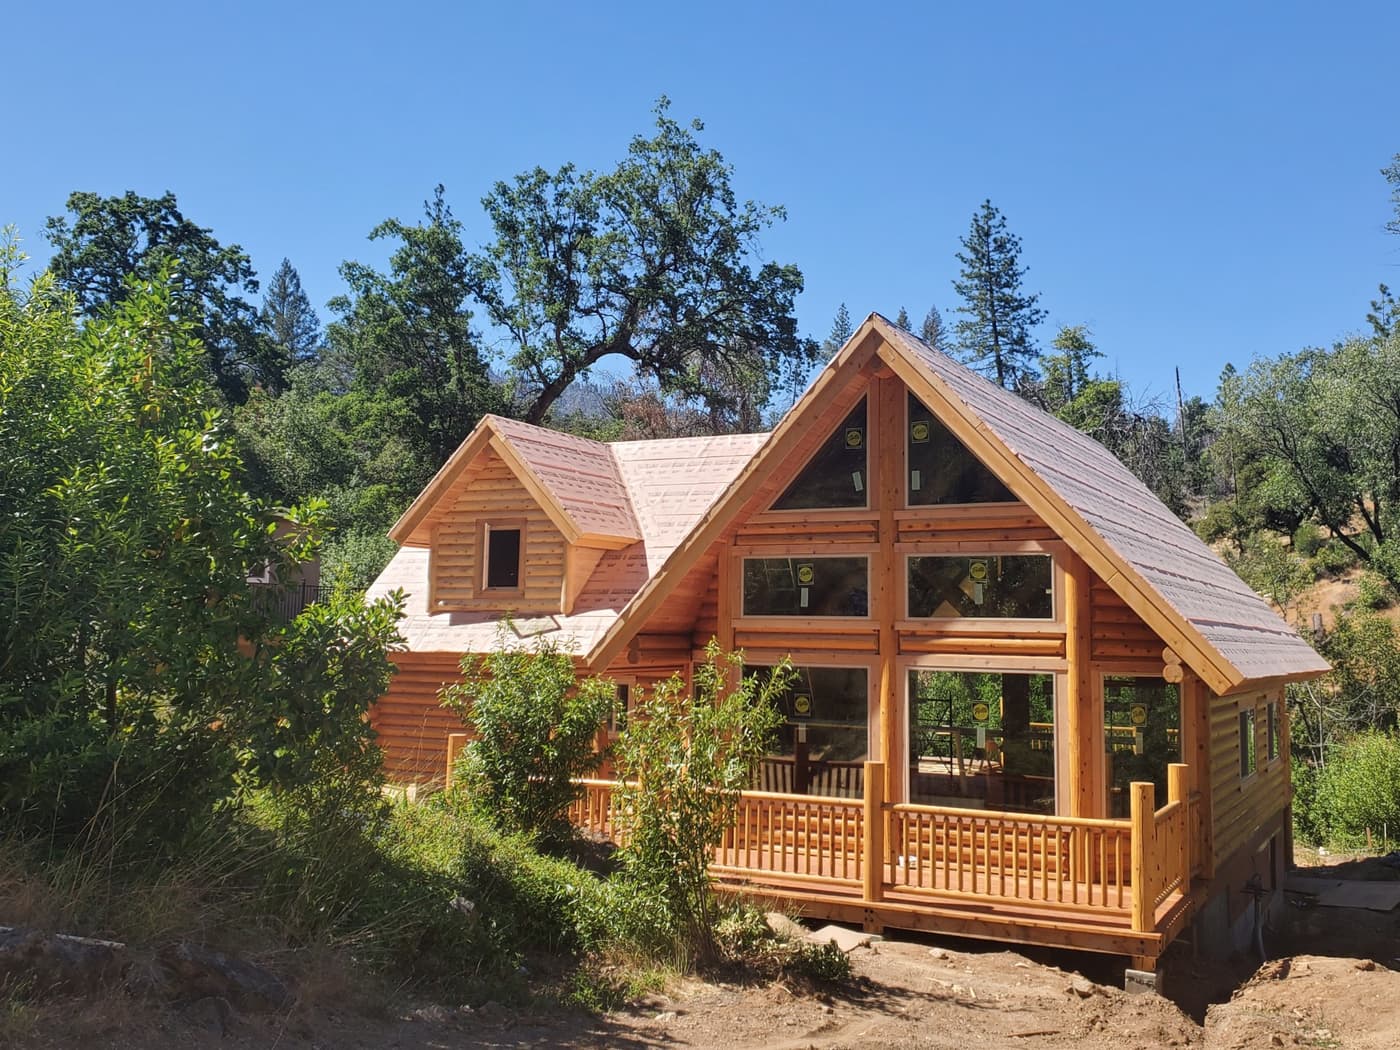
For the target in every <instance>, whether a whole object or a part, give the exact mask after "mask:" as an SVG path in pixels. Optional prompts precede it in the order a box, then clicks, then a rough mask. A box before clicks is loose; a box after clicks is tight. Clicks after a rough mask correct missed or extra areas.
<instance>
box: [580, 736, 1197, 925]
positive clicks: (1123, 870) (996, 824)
mask: <svg viewBox="0 0 1400 1050" xmlns="http://www.w3.org/2000/svg"><path fill="white" fill-rule="evenodd" d="M862 779H863V782H864V789H865V790H864V795H863V797H862V798H860V799H844V798H822V797H817V796H810V795H791V794H780V793H776V792H766V791H746V792H744V793H743V794H742V795H741V797H740V799H739V803H738V808H737V810H736V813H735V819H734V822H733V824H732V825H731V827H730V828H729V829H728V830H726V832H725V834H724V838H723V839H722V841H721V842H720V845H719V847H718V848H717V849H716V850H715V854H714V860H713V862H712V864H711V870H712V871H713V872H714V873H715V874H716V875H719V876H721V877H724V878H731V879H744V880H749V881H754V882H758V883H764V882H769V883H775V884H781V885H787V886H792V887H806V888H809V889H811V888H815V887H818V886H828V887H831V889H832V890H833V891H835V892H839V893H842V894H847V895H851V894H855V893H859V895H860V896H861V897H862V898H863V899H864V900H866V901H871V902H873V901H879V900H882V899H884V898H885V896H886V894H891V895H899V896H901V897H905V898H914V899H919V900H927V901H930V902H933V901H936V900H940V899H941V900H945V901H951V902H963V903H985V904H989V905H990V904H1002V903H1016V904H1021V905H1025V906H1028V907H1031V908H1047V909H1054V910H1055V911H1057V912H1074V911H1092V912H1094V913H1096V914H1105V913H1107V914H1111V915H1116V916H1117V917H1118V918H1119V920H1120V921H1121V922H1123V924H1124V925H1125V926H1130V928H1131V929H1132V930H1134V931H1136V932H1151V931H1152V930H1154V929H1156V924H1157V913H1158V910H1159V909H1160V908H1161V907H1162V906H1163V905H1164V904H1167V903H1168V902H1169V901H1171V900H1172V898H1173V897H1174V895H1177V894H1183V895H1184V894H1186V893H1187V892H1188V891H1189V888H1190V880H1191V871H1192V857H1191V841H1192V839H1191V834H1192V821H1193V819H1195V813H1194V810H1195V809H1196V806H1195V805H1194V800H1193V799H1192V798H1190V797H1189V796H1188V793H1187V767H1186V766H1184V765H1173V766H1170V767H1169V768H1168V781H1167V784H1168V790H1167V794H1168V798H1167V802H1166V804H1165V805H1163V806H1162V807H1161V808H1160V809H1157V808H1155V806H1154V801H1155V800H1154V790H1155V789H1154V788H1153V786H1152V784H1150V783H1135V784H1133V785H1132V793H1131V802H1132V812H1131V816H1130V817H1129V819H1128V820H1094V819H1083V818H1075V817H1040V816H1034V815H1030V814H1022V813H999V812H992V811H989V810H967V809H953V808H945V807H940V806H921V805H908V804H903V803H894V804H892V803H887V802H885V800H884V798H883V788H884V783H885V769H884V764H883V763H881V762H867V763H865V768H864V775H863V778H862ZM617 786H618V785H617V783H616V782H615V781H609V780H585V781H581V782H580V787H581V788H582V791H581V794H580V797H579V798H578V799H577V800H576V801H575V802H574V803H573V805H572V807H571V808H570V811H569V815H570V819H572V820H573V822H574V823H575V824H576V825H577V826H578V827H580V828H582V829H583V830H585V831H588V832H590V833H593V834H596V835H601V836H607V837H609V838H613V839H614V840H616V838H617V836H618V831H619V824H618V820H617V817H618V806H619V804H620V798H619V795H618V793H617V790H616V789H617ZM887 834H888V836H889V837H888V841H886V835H887Z"/></svg>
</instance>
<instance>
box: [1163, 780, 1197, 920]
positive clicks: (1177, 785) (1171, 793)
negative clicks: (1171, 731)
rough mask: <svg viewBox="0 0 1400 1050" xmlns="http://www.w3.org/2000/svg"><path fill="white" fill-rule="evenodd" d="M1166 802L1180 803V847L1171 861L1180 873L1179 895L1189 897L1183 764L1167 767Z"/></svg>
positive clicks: (1188, 785) (1186, 789) (1188, 818)
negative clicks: (1177, 866) (1175, 864)
mask: <svg viewBox="0 0 1400 1050" xmlns="http://www.w3.org/2000/svg"><path fill="white" fill-rule="evenodd" d="M1167 801H1168V802H1180V803H1181V845H1180V847H1179V848H1178V850H1177V856H1175V857H1173V858H1172V859H1173V860H1174V861H1175V862H1176V863H1177V864H1178V865H1179V870H1180V873H1181V895H1182V896H1183V897H1189V896H1190V895H1191V778H1190V767H1188V766H1187V765H1186V764H1185V763H1184V762H1173V763H1172V764H1171V765H1169V766H1167Z"/></svg>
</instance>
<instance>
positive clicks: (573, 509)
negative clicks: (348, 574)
mask: <svg viewBox="0 0 1400 1050" xmlns="http://www.w3.org/2000/svg"><path fill="white" fill-rule="evenodd" d="M486 448H491V449H492V450H494V451H495V452H496V453H497V454H498V455H499V456H500V457H501V458H502V459H503V460H505V462H506V463H507V464H508V465H509V466H510V468H511V470H512V471H513V472H514V473H515V474H516V476H517V477H519V478H520V481H521V483H522V484H524V485H525V487H526V488H527V489H528V490H529V491H530V494H531V495H532V496H533V497H534V498H535V500H536V502H538V503H539V505H540V507H541V508H542V509H543V510H544V512H545V513H546V514H547V515H549V518H550V520H551V521H552V522H553V523H554V524H555V526H556V527H557V528H558V529H559V531H560V532H561V533H563V534H564V538H565V539H566V540H568V542H570V543H576V544H583V545H585V546H593V547H604V548H610V549H618V548H621V547H626V546H628V545H629V544H632V543H635V542H637V541H638V540H640V539H641V538H642V533H641V528H640V526H639V525H638V524H637V519H636V516H635V515H634V514H633V512H632V500H631V496H630V495H629V493H628V491H627V486H626V485H624V484H623V481H622V476H621V473H620V472H619V468H618V465H617V461H616V460H615V459H614V458H613V456H612V453H611V452H610V451H609V447H608V445H606V444H604V443H603V442H601V441H590V440H589V439H588V438H581V437H575V436H574V435H572V434H561V433H559V432H558V431H555V430H546V429H545V428H544V427H536V426H531V425H530V424H528V423H521V422H518V421H516V420H513V419H503V418H501V417H500V416H495V415H486V416H483V417H482V419H481V422H479V423H478V424H477V425H476V427H475V428H474V429H473V430H472V432H471V433H470V434H469V435H467V438H466V440H465V441H463V442H462V444H461V446H460V447H459V448H458V449H457V451H456V452H454V453H453V454H452V456H451V458H449V459H448V461H447V462H446V463H445V464H444V465H443V467H442V469H441V470H439V471H438V472H437V474H436V475H435V476H434V477H433V480H432V481H430V482H429V483H428V486H427V487H426V488H425V489H424V490H423V491H422V492H421V493H420V494H419V496H418V498H417V499H416V500H414V501H413V504H412V505H411V506H410V507H409V508H408V510H406V511H404V513H403V515H402V516H401V517H400V518H399V520H398V521H397V522H395V523H394V527H393V528H391V529H390V530H389V536H390V538H391V539H393V540H395V541H396V542H398V543H400V544H403V545H404V546H414V547H423V546H427V545H428V543H429V542H430V527H431V525H432V523H434V522H435V521H437V520H438V519H439V518H441V517H442V515H443V514H445V513H446V512H447V510H448V509H449V508H450V507H451V506H452V504H453V503H454V502H455V499H456V497H457V496H458V495H460V494H461V492H462V491H463V489H464V488H465V487H466V483H467V482H468V481H469V479H470V468H471V466H472V464H473V462H474V461H475V460H476V458H477V456H479V455H480V454H481V452H482V451H484V450H485V449H486Z"/></svg>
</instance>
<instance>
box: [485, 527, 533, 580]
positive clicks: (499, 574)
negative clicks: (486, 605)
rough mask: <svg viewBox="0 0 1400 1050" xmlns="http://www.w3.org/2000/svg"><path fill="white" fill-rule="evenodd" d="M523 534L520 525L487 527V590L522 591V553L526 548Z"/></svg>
mask: <svg viewBox="0 0 1400 1050" xmlns="http://www.w3.org/2000/svg"><path fill="white" fill-rule="evenodd" d="M521 532H522V530H521V528H520V526H519V525H487V526H486V529H485V536H484V540H485V547H486V559H485V560H486V589H487V590H490V591H517V590H519V589H520V574H521V569H522V566H521V553H522V551H523V547H524V545H523V544H522V543H521V542H520V539H521Z"/></svg>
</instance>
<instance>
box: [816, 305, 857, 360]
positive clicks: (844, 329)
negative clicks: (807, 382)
mask: <svg viewBox="0 0 1400 1050" xmlns="http://www.w3.org/2000/svg"><path fill="white" fill-rule="evenodd" d="M853 331H855V329H854V328H853V327H851V312H850V311H849V310H847V309H846V304H845V303H842V304H841V305H840V306H838V307H837V308H836V317H835V318H833V319H832V322H831V334H830V335H828V336H827V337H826V339H825V340H824V341H823V342H822V356H824V357H825V358H826V359H827V360H828V361H830V360H831V359H832V358H833V357H835V356H836V352H837V351H838V350H840V349H841V348H842V347H843V346H845V345H846V340H847V339H849V338H851V333H852V332H853Z"/></svg>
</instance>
